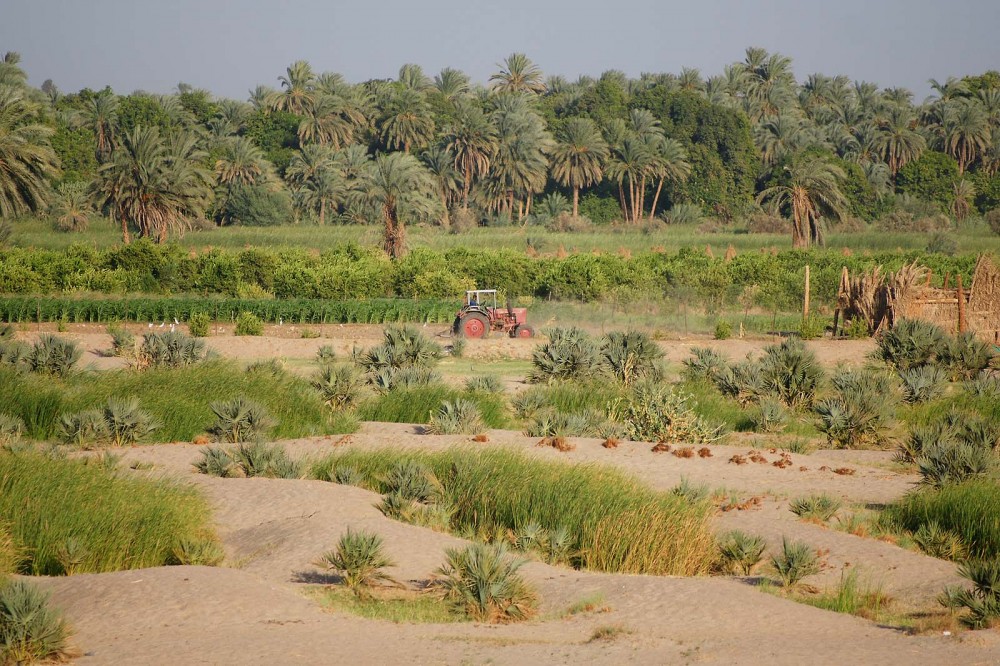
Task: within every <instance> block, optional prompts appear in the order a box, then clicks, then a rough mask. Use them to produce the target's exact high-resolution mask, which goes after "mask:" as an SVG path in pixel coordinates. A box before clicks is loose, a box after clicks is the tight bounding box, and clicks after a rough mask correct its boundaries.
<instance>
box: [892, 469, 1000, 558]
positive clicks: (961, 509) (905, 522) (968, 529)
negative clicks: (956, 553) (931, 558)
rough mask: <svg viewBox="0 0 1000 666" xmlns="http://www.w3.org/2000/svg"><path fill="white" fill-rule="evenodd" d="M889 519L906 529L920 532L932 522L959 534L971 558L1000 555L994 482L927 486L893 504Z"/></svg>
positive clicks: (999, 489)
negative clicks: (934, 487)
mask: <svg viewBox="0 0 1000 666" xmlns="http://www.w3.org/2000/svg"><path fill="white" fill-rule="evenodd" d="M884 515H886V516H887V519H889V520H891V521H893V522H894V523H896V524H898V525H899V526H900V527H901V528H902V529H905V530H908V531H910V532H917V531H918V530H920V528H921V527H923V526H924V525H927V524H929V523H936V524H937V525H938V526H940V528H941V529H943V530H947V531H949V532H952V533H954V534H956V535H958V537H959V539H960V540H961V542H962V544H963V545H964V547H965V548H966V549H967V551H968V554H969V556H970V557H972V558H974V559H991V558H994V557H997V556H998V555H1000V522H998V521H997V520H996V516H997V515H1000V486H998V485H997V483H996V482H995V481H994V480H992V479H978V480H973V481H968V482H965V483H960V484H949V485H945V486H942V487H941V488H939V489H933V488H929V487H924V488H921V489H919V490H918V491H917V492H913V493H908V494H907V495H905V496H904V497H903V498H901V499H900V500H898V501H897V502H895V503H894V504H892V505H890V506H889V507H888V508H887V510H886V513H885V514H884Z"/></svg>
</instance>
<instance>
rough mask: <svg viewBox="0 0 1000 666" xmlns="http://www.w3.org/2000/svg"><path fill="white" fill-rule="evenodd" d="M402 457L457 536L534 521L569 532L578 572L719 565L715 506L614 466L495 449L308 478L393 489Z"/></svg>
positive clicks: (380, 461)
mask: <svg viewBox="0 0 1000 666" xmlns="http://www.w3.org/2000/svg"><path fill="white" fill-rule="evenodd" d="M400 459H402V460H410V461H414V462H415V463H418V464H423V465H425V466H426V467H427V468H428V469H430V470H431V472H432V473H433V474H434V476H435V478H436V479H438V480H439V481H440V484H441V487H442V491H443V493H444V498H445V501H446V502H447V503H448V504H450V505H451V506H452V507H454V514H453V517H452V519H451V527H452V529H455V530H459V531H461V532H463V533H466V532H468V533H471V534H473V535H475V534H484V533H485V534H496V533H497V532H500V533H502V534H506V533H507V531H508V530H510V531H513V532H517V531H518V530H519V529H520V528H521V527H523V526H524V525H527V524H529V523H536V524H538V525H539V526H541V527H542V528H543V529H545V530H547V531H549V532H550V533H554V532H556V531H558V530H567V531H568V532H569V534H570V535H572V540H571V543H565V544H564V545H565V547H566V548H567V549H568V550H570V551H572V552H574V553H576V555H575V557H574V558H573V563H574V564H575V565H577V566H581V567H585V568H591V569H597V570H600V571H610V572H622V573H647V574H661V575H694V574H698V573H705V572H706V571H707V570H708V568H709V566H710V564H711V563H712V561H713V560H714V559H715V554H714V550H715V547H714V539H713V537H712V535H711V530H710V528H709V524H708V521H709V514H710V512H711V507H710V506H708V503H695V504H692V503H690V502H688V501H686V500H684V499H683V498H681V497H678V496H675V495H673V494H671V493H658V492H654V491H652V490H650V489H649V488H647V487H646V486H644V485H642V484H640V483H639V482H637V481H636V480H635V479H634V478H632V477H629V476H626V475H624V474H622V473H621V472H618V471H617V470H614V469H608V468H600V467H592V466H581V465H569V464H561V463H555V462H548V461H541V460H536V459H532V458H528V457H526V456H523V455H520V454H517V453H514V452H510V451H505V450H502V449H493V448H480V447H476V448H454V449H450V450H447V451H442V452H437V453H416V452H400V451H398V450H394V449H376V450H359V449H348V450H344V451H338V452H336V453H333V454H332V455H330V456H329V457H328V458H325V459H323V460H320V461H318V462H317V463H316V464H315V465H314V467H313V472H312V475H313V476H314V477H316V478H322V479H329V478H330V474H331V472H335V471H336V470H338V469H341V468H345V467H350V468H354V469H356V470H358V472H359V473H360V474H361V475H362V476H363V477H364V478H365V479H367V480H368V483H369V484H370V487H371V489H373V490H375V491H376V492H379V493H386V492H388V491H389V487H388V484H387V483H386V481H385V479H386V478H387V475H388V473H389V472H390V471H391V470H392V469H393V468H394V467H395V466H397V465H399V464H400Z"/></svg>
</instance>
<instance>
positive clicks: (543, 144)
mask: <svg viewBox="0 0 1000 666" xmlns="http://www.w3.org/2000/svg"><path fill="white" fill-rule="evenodd" d="M495 102H496V107H497V108H496V110H495V111H494V112H493V114H492V119H493V123H494V124H495V125H496V128H497V151H496V154H495V156H494V157H493V159H492V161H491V163H490V176H491V178H492V180H493V185H494V197H493V203H494V208H496V209H497V210H498V211H499V212H506V213H508V214H509V215H511V216H512V217H513V215H514V205H515V203H516V204H517V214H518V219H524V216H525V215H527V214H529V213H530V212H531V200H532V195H534V194H535V193H537V192H541V191H542V190H543V189H545V183H546V180H547V178H548V166H549V164H548V158H547V157H546V155H547V154H548V153H549V151H550V150H551V148H552V144H553V142H552V137H551V135H550V134H549V133H548V131H547V130H546V128H545V121H544V120H542V118H541V116H539V115H538V114H537V113H535V112H534V111H533V110H532V109H531V108H530V107H529V106H528V104H527V102H526V101H525V98H524V97H523V96H519V95H499V96H497V97H496V98H495Z"/></svg>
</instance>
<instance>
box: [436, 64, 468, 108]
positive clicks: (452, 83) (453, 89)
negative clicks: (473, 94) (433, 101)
mask: <svg viewBox="0 0 1000 666" xmlns="http://www.w3.org/2000/svg"><path fill="white" fill-rule="evenodd" d="M434 87H435V88H437V91H438V92H439V93H441V94H442V95H443V96H444V97H445V98H446V99H450V100H452V101H454V100H455V99H457V98H459V97H461V96H462V95H464V94H466V93H467V92H469V77H468V76H467V75H466V74H465V73H463V72H460V71H459V70H457V69H452V68H450V67H445V68H444V69H442V70H441V73H440V74H438V75H437V76H435V77H434Z"/></svg>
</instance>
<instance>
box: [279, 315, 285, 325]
mask: <svg viewBox="0 0 1000 666" xmlns="http://www.w3.org/2000/svg"><path fill="white" fill-rule="evenodd" d="M284 325H285V320H284V319H282V318H281V317H278V326H284Z"/></svg>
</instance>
